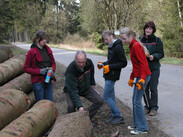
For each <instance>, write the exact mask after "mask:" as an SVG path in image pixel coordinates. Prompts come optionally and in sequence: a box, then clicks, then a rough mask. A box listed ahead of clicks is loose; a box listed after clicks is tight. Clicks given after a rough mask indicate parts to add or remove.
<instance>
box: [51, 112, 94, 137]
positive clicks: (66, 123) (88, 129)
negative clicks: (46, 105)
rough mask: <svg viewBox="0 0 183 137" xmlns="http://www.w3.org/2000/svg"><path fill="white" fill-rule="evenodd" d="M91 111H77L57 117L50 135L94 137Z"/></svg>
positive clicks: (55, 136) (59, 136) (58, 136)
mask: <svg viewBox="0 0 183 137" xmlns="http://www.w3.org/2000/svg"><path fill="white" fill-rule="evenodd" d="M92 136H93V129H92V124H91V121H90V118H89V113H88V112H86V111H84V112H75V113H70V114H67V115H61V116H59V117H58V118H57V120H56V122H55V124H54V126H53V128H52V131H51V132H50V134H49V135H48V137H92Z"/></svg>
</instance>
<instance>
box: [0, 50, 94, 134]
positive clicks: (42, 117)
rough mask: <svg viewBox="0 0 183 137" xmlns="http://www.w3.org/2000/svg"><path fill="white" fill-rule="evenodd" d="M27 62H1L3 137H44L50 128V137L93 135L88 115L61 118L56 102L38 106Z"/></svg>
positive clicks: (0, 130) (21, 58) (15, 58)
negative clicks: (25, 65)
mask: <svg viewBox="0 0 183 137" xmlns="http://www.w3.org/2000/svg"><path fill="white" fill-rule="evenodd" d="M0 54H1V53H0ZM24 62H25V55H18V56H13V57H11V58H10V55H9V58H8V60H3V62H2V63H1V62H0V110H1V113H0V137H41V136H42V135H43V134H44V133H45V132H47V131H48V130H49V129H50V128H51V127H52V131H51V132H50V134H49V137H63V136H72V137H80V136H86V137H91V136H93V132H92V124H91V121H90V119H89V114H88V112H83V113H80V112H76V113H72V114H68V115H60V116H59V117H58V110H57V108H56V106H55V104H54V102H52V101H49V100H41V101H39V102H37V103H36V104H35V97H34V93H33V92H32V88H31V81H30V75H29V74H26V73H24V72H23V66H24ZM55 121H56V122H55ZM54 123H55V124H54ZM53 124H54V125H53Z"/></svg>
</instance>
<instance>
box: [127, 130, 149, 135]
mask: <svg viewBox="0 0 183 137" xmlns="http://www.w3.org/2000/svg"><path fill="white" fill-rule="evenodd" d="M130 133H131V134H132V135H140V134H147V132H141V131H139V132H134V131H133V132H130Z"/></svg>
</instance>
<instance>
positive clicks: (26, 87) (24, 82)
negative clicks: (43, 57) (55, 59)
mask: <svg viewBox="0 0 183 137" xmlns="http://www.w3.org/2000/svg"><path fill="white" fill-rule="evenodd" d="M30 77H31V76H30V75H29V74H27V73H23V74H22V75H20V76H18V77H16V78H14V79H13V80H11V81H9V82H8V83H6V84H4V85H3V86H2V87H0V91H1V90H4V89H17V90H21V91H23V92H24V93H26V94H28V93H29V92H30V91H31V90H32V86H31V78H30Z"/></svg>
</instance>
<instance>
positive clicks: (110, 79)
mask: <svg viewBox="0 0 183 137" xmlns="http://www.w3.org/2000/svg"><path fill="white" fill-rule="evenodd" d="M102 37H103V39H104V42H105V43H106V44H108V56H107V61H106V62H103V63H102V62H100V61H99V62H98V63H102V65H103V66H102V67H103V69H104V79H105V87H104V93H103V99H104V100H105V101H106V102H107V104H108V105H109V106H110V108H111V117H110V119H108V120H106V123H110V124H120V123H124V118H123V116H122V115H121V113H120V111H119V109H118V107H117V106H116V99H115V91H114V84H115V82H116V81H117V80H119V78H120V73H121V69H122V68H124V67H126V65H127V60H126V57H125V52H124V49H123V45H122V41H121V40H120V39H116V38H115V35H114V34H113V33H112V32H110V31H104V32H103V34H102ZM102 67H100V66H99V65H98V68H99V69H101V68H102Z"/></svg>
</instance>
